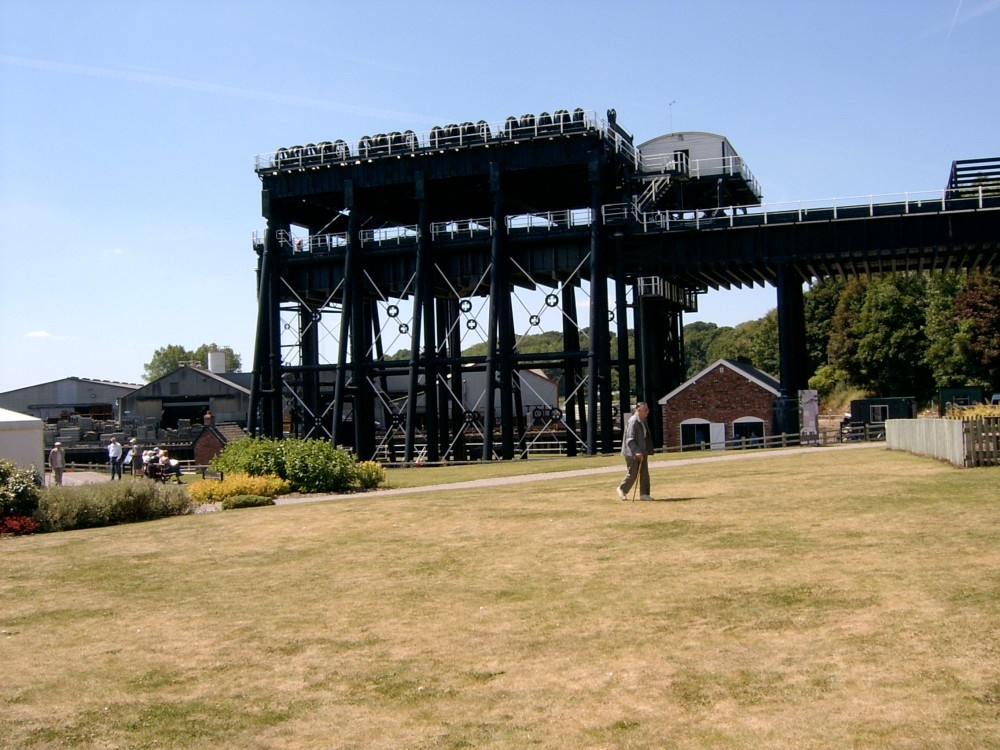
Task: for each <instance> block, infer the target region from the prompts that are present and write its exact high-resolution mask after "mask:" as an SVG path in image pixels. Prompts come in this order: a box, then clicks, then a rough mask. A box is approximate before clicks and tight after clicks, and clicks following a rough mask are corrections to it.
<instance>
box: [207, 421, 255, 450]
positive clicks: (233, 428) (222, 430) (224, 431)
mask: <svg viewBox="0 0 1000 750" xmlns="http://www.w3.org/2000/svg"><path fill="white" fill-rule="evenodd" d="M207 432H211V433H213V434H214V435H215V436H216V437H217V438H219V442H221V443H222V444H223V445H228V444H229V443H235V442H236V441H237V440H242V439H243V438H245V437H249V436H248V435H247V433H246V431H245V430H244V429H243V428H242V427H240V426H239V425H238V424H236V423H235V422H223V423H222V424H215V425H206V426H205V429H204V430H202V433H201V434H199V435H198V438H201V435H202V434H205V433H207ZM195 442H198V440H195Z"/></svg>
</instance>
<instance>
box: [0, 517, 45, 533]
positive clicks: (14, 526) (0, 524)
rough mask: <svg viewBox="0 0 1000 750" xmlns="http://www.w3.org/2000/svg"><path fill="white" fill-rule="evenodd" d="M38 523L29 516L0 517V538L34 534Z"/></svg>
mask: <svg viewBox="0 0 1000 750" xmlns="http://www.w3.org/2000/svg"><path fill="white" fill-rule="evenodd" d="M37 529H38V521H36V520H35V519H34V518H32V517H31V516H0V536H22V535H24V534H34V533H35V531H36V530H37Z"/></svg>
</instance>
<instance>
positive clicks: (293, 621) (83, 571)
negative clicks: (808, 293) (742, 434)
mask: <svg viewBox="0 0 1000 750" xmlns="http://www.w3.org/2000/svg"><path fill="white" fill-rule="evenodd" d="M767 453H768V454H770V455H765V453H764V452H761V454H760V456H758V457H753V458H749V459H748V460H739V461H723V462H707V461H695V462H686V461H685V462H679V461H677V462H666V463H665V464H663V465H662V466H660V467H657V468H654V469H653V471H652V477H653V494H654V496H655V497H657V501H654V502H634V503H633V502H625V503H623V502H620V501H618V500H615V499H613V497H614V487H615V485H616V483H617V481H618V479H619V478H620V477H619V475H618V474H617V473H614V474H591V475H582V476H573V475H566V476H565V477H560V478H554V479H549V480H546V481H544V482H534V483H525V484H508V485H504V486H501V487H491V486H483V487H479V488H463V489H460V490H433V491H417V492H414V493H412V494H402V495H394V496H385V495H383V496H378V495H372V496H366V495H355V496H351V497H348V498H346V499H339V500H334V501H329V502H316V503H309V504H295V505H285V506H277V507H269V508H255V509H247V510H239V511H227V512H223V513H212V514H206V515H195V516H184V517H177V518H170V519H166V520H163V521H156V522H150V523H145V524H134V525H130V526H120V527H114V528H105V529H91V530H87V531H80V532H67V533H62V534H50V535H42V536H34V537H18V538H9V539H3V540H0V571H2V577H0V660H2V665H3V667H2V674H3V679H2V680H0V747H3V748H88V749H89V748H95V749H96V748H131V749H139V748H224V749H228V748H233V749H235V748H240V749H241V750H245V749H261V750H263V749H264V748H267V749H270V748H289V749H292V748H295V749H301V748H365V749H369V748H970V749H971V748H976V749H979V748H1000V504H998V499H1000V498H998V494H1000V493H998V487H1000V469H972V470H958V469H954V468H951V467H950V466H947V465H945V464H942V463H938V462H936V461H932V460H929V459H924V458H919V457H914V456H910V455H907V454H901V453H893V452H889V451H886V450H885V449H884V447H882V446H866V447H864V448H862V449H851V450H848V449H842V448H817V449H814V450H813V451H808V452H804V453H788V454H782V453H780V452H777V453H775V452H767ZM607 463H609V460H608V459H600V460H599V462H598V463H595V462H594V459H576V460H574V461H568V460H564V461H562V462H554V463H551V464H547V465H546V466H545V467H544V468H543V469H542V470H543V471H548V470H551V469H553V468H555V467H569V468H592V467H595V466H598V465H605V464H607ZM510 467H511V464H505V465H502V467H500V466H498V467H495V468H496V469H497V471H498V473H502V472H505V471H509V470H510ZM536 468H537V467H535V466H532V469H531V470H536ZM493 469H494V467H489V466H486V467H472V468H471V469H469V472H475V473H470V474H468V475H466V474H464V473H463V472H465V471H466V469H461V470H458V471H456V472H453V473H451V474H448V475H447V476H449V477H452V478H454V479H466V478H471V477H473V476H475V474H478V475H479V476H480V477H484V476H488V475H491V474H492V470H493ZM446 471H447V470H427V469H410V470H408V472H409V473H408V474H406V475H405V479H404V476H403V475H400V474H396V473H393V474H391V475H390V483H391V484H393V485H394V486H404V485H413V484H419V483H420V482H435V481H440V477H441V476H445V472H446ZM420 472H425V473H424V474H421V473H420Z"/></svg>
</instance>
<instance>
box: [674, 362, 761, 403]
mask: <svg viewBox="0 0 1000 750" xmlns="http://www.w3.org/2000/svg"><path fill="white" fill-rule="evenodd" d="M716 367H726V368H728V369H730V370H732V371H733V372H735V373H737V374H739V375H742V376H744V377H745V378H746V379H747V380H750V381H752V382H754V383H756V384H757V385H759V386H760V387H761V388H763V389H764V390H766V391H770V392H771V393H773V394H774V395H775V396H780V395H781V383H779V382H778V381H777V380H776V379H775V378H773V377H771V376H770V375H768V374H767V373H766V372H764V371H763V370H758V369H757V368H756V367H754V366H753V365H751V364H747V363H746V362H733V361H732V360H729V359H717V360H715V362H713V363H712V364H710V365H709V366H708V367H706V368H705V369H704V370H702V371H701V372H699V373H698V374H697V375H694V376H693V377H690V378H688V379H687V380H685V381H684V382H683V383H681V384H680V385H679V386H677V387H676V388H674V389H673V390H672V391H670V393H668V394H667V395H666V396H664V397H663V398H661V399H660V400H659V401H657V403H659V404H665V403H667V402H668V401H669V400H670V399H672V398H673V397H674V396H676V395H677V394H678V393H680V392H681V391H683V390H685V389H686V388H687V387H688V386H690V385H692V384H693V383H696V382H697V381H699V380H701V378H703V377H705V375H707V374H708V373H710V372H711V371H712V370H714V369H715V368H716Z"/></svg>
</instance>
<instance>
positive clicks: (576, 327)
mask: <svg viewBox="0 0 1000 750" xmlns="http://www.w3.org/2000/svg"><path fill="white" fill-rule="evenodd" d="M685 167H686V165H685ZM257 172H258V175H259V176H260V179H261V181H262V185H263V190H262V197H263V215H264V217H265V218H266V219H267V230H266V232H265V234H264V235H263V237H262V238H258V240H257V241H256V242H255V248H256V250H257V252H258V289H259V291H258V326H257V344H256V349H255V356H254V378H253V385H252V395H251V400H252V404H251V414H250V426H251V430H252V431H253V432H255V433H257V434H262V435H269V436H279V435H282V434H285V433H290V434H294V435H297V436H303V437H325V438H328V439H331V440H333V441H335V442H337V443H339V444H346V445H351V446H353V447H354V448H355V450H356V452H357V454H358V455H359V456H360V457H362V458H367V457H373V456H380V457H387V458H390V459H402V460H406V461H413V460H416V459H423V458H425V459H427V460H430V461H439V460H464V459H469V458H487V459H489V458H503V459H511V458H514V457H516V456H519V455H522V454H523V453H524V452H525V451H526V449H527V447H528V446H529V445H530V443H531V441H532V440H534V439H536V437H533V435H535V433H534V432H532V430H531V429H529V427H530V426H531V425H529V424H528V421H529V419H531V420H532V423H533V424H535V425H537V424H539V423H541V424H543V427H545V428H547V429H549V430H552V429H553V428H555V429H558V430H559V431H560V433H561V435H562V438H563V443H564V445H565V450H566V451H567V452H569V453H571V454H573V453H576V452H578V451H580V450H582V451H585V452H587V453H591V454H592V453H597V452H610V451H612V450H613V449H614V441H615V438H616V435H617V432H618V431H619V430H620V428H621V421H622V418H623V416H624V414H625V412H626V411H627V410H628V408H629V404H630V402H631V401H633V400H634V399H635V398H636V397H638V398H641V399H644V400H647V401H654V400H656V399H657V398H659V397H660V396H662V395H663V394H665V393H667V392H669V391H670V390H672V389H673V388H674V387H676V386H677V385H679V384H680V383H681V382H682V381H683V379H684V376H685V373H684V368H683V341H682V337H681V326H682V316H683V313H684V312H686V311H694V310H696V309H697V308H696V305H697V295H698V294H700V293H702V292H704V291H706V290H707V289H708V288H713V289H719V288H723V289H728V288H731V287H734V286H735V287H742V286H752V285H754V284H761V285H763V284H773V285H775V286H776V287H777V289H778V315H779V328H780V346H781V363H782V364H781V384H782V394H783V397H786V398H787V399H791V398H792V397H794V395H795V394H796V392H797V390H798V389H801V388H805V387H806V383H805V380H806V377H807V373H805V371H804V360H805V358H804V351H805V343H804V324H803V322H802V283H803V282H804V281H808V280H810V279H813V278H817V277H824V276H853V275H859V274H871V273H880V272H886V271H899V270H916V269H936V268H946V267H963V268H993V267H995V264H996V257H997V255H996V253H997V246H998V241H1000V207H998V205H997V202H998V200H1000V199H998V198H997V197H996V196H995V195H993V194H991V192H990V190H988V189H987V190H984V189H983V187H982V182H981V181H980V183H979V184H978V188H977V189H975V190H973V189H971V188H967V187H963V188H962V189H961V190H959V189H958V188H953V189H952V190H950V191H943V192H942V194H941V197H940V199H938V200H910V199H909V198H907V199H904V200H902V201H896V202H884V203H869V204H868V205H850V206H829V207H821V208H818V209H816V208H813V209H810V210H804V209H795V210H792V211H778V212H775V211H770V210H765V209H764V208H762V207H761V206H760V205H759V200H760V196H759V195H757V194H756V192H755V190H754V185H755V183H753V182H752V178H750V177H749V176H748V175H746V174H743V173H742V172H741V171H740V169H736V170H728V171H727V172H725V173H723V174H717V175H713V176H711V177H705V178H702V179H700V180H699V179H691V178H690V174H688V173H686V174H685V175H684V179H677V180H673V181H671V179H670V175H667V176H666V177H665V176H664V174H663V172H662V170H661V171H658V172H656V173H654V172H653V171H651V170H645V169H644V167H643V161H642V155H641V154H640V153H639V152H638V151H637V150H636V148H635V147H634V145H633V143H632V138H631V136H630V135H629V134H628V132H627V131H625V130H624V129H623V128H621V127H620V126H619V125H618V124H617V122H616V117H615V114H614V112H613V111H611V112H609V113H608V117H607V119H602V118H598V117H595V116H594V115H592V114H588V113H585V112H583V111H582V110H574V111H572V112H570V111H565V110H563V111H558V112H555V113H553V114H552V115H549V114H545V113H543V114H541V115H538V116H537V117H536V116H534V115H524V116H521V117H519V118H514V117H511V118H508V119H507V120H506V121H505V122H504V123H502V124H500V125H497V126H491V125H489V124H487V123H485V122H482V121H480V122H476V123H472V122H466V123H461V124H456V125H449V126H445V127H440V128H435V129H433V130H432V131H431V132H430V133H429V134H427V135H418V134H415V133H413V132H411V131H405V132H402V133H388V134H384V135H376V136H366V137H364V138H361V139H359V140H358V142H357V143H356V144H348V143H346V142H344V141H334V142H329V143H321V144H318V145H312V144H310V145H308V146H305V147H294V148H291V149H281V150H279V151H278V152H276V153H275V154H273V155H271V156H269V157H267V158H264V159H261V160H259V161H258V165H257ZM661 184H663V185H665V186H666V188H667V189H664V190H659V191H658V190H657V189H658V188H659V187H660V185H661ZM653 188H657V189H653ZM654 194H655V195H654ZM650 195H652V196H653V197H652V199H648V200H647V198H648V196H650ZM644 196H645V197H644ZM735 197H739V198H740V199H742V200H743V201H745V202H744V204H743V205H741V206H739V207H728V206H727V205H725V203H724V199H733V198H735ZM644 206H645V207H646V209H648V210H642V209H643V207H644ZM300 235H301V236H300ZM609 286H610V288H611V290H612V295H613V296H612V297H610V298H609V293H608V291H609ZM529 297H530V298H531V299H532V300H537V299H541V300H542V302H540V303H538V304H537V306H536V307H529V304H531V303H527V302H526V301H525V300H526V299H528V298H529ZM581 303H583V304H586V305H587V308H588V313H587V320H586V322H584V321H581V320H580V316H579V306H580V304H581ZM484 314H485V321H484V320H483V319H482V318H483V317H484ZM525 314H526V315H527V320H528V325H527V329H526V330H522V331H520V332H519V331H518V330H517V320H518V316H519V315H520V316H522V317H523V316H524V315H525ZM629 314H631V316H632V321H633V328H634V336H635V351H628V347H627V345H626V342H627V331H628V326H627V316H628V315H629ZM553 316H557V320H556V321H555V325H552V321H553ZM543 324H547V325H550V326H551V327H552V328H553V329H561V332H562V348H561V349H560V350H559V351H556V352H551V353H549V354H543V355H527V354H524V353H521V352H519V351H518V346H517V342H518V338H519V337H520V336H521V335H524V334H525V333H528V332H531V331H532V330H536V329H537V330H541V327H542V325H543ZM484 329H485V330H484ZM612 330H614V331H615V332H616V333H617V339H618V345H619V347H618V356H617V357H615V358H612V355H611V351H612V349H611V336H610V332H611V331H612ZM469 336H478V337H479V342H480V343H481V344H483V345H485V351H484V353H483V354H480V355H463V353H462V352H463V351H465V350H466V349H467V348H468V340H467V339H468V337H469ZM400 349H403V350H404V355H405V356H404V358H402V359H399V358H393V359H390V358H389V355H392V354H393V353H394V352H398V351H399V350H400ZM327 352H330V353H327ZM633 366H634V369H635V380H636V382H635V383H632V382H631V379H630V368H631V367H633ZM540 367H544V368H547V369H549V370H557V371H558V372H560V373H561V385H562V391H561V395H562V396H563V398H564V399H565V403H564V406H563V407H562V408H560V407H553V406H552V405H551V404H543V403H541V402H540V401H541V398H540V396H539V395H538V394H533V393H531V386H530V382H528V381H527V380H526V378H525V377H524V373H525V372H526V371H527V370H529V369H531V368H540ZM613 376H614V377H615V378H617V380H618V383H619V385H620V389H619V392H618V394H617V397H616V396H615V394H614V392H613ZM473 381H476V382H478V383H481V384H482V385H481V386H478V387H477V386H474V385H473ZM786 417H787V418H788V419H791V417H790V416H789V415H785V416H780V417H779V418H777V419H776V421H777V422H779V423H781V422H784V421H785V420H786ZM796 419H797V417H796ZM653 426H654V428H655V429H656V430H657V431H658V430H659V429H660V426H659V425H658V424H654V425H653ZM781 426H785V425H784V424H782V425H781ZM657 437H659V436H658V435H657ZM400 441H401V444H400Z"/></svg>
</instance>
